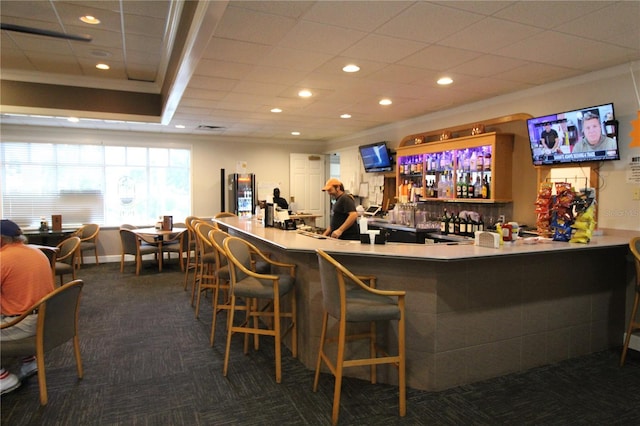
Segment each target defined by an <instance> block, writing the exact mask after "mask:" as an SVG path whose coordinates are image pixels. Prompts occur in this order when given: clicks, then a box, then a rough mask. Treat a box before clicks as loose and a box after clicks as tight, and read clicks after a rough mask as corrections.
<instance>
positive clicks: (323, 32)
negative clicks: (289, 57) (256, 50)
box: [278, 21, 367, 55]
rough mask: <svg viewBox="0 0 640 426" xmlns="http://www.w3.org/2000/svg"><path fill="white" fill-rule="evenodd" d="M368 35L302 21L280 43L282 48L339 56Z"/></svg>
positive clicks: (362, 32)
mask: <svg viewBox="0 0 640 426" xmlns="http://www.w3.org/2000/svg"><path fill="white" fill-rule="evenodd" d="M366 35H367V33H365V32H364V31H356V30H351V29H347V28H341V27H337V26H335V25H328V24H320V23H317V22H309V21H300V22H298V23H297V24H296V25H295V26H294V27H293V28H292V29H291V31H289V32H288V33H287V34H286V35H285V36H284V37H283V38H282V40H280V42H279V43H278V45H279V46H281V47H288V48H291V49H298V50H306V51H311V52H322V53H330V54H334V55H337V54H339V53H340V52H343V51H344V50H345V49H347V48H348V47H350V46H352V45H353V44H354V43H356V42H357V41H359V40H362V39H363V38H364V37H365V36H366Z"/></svg>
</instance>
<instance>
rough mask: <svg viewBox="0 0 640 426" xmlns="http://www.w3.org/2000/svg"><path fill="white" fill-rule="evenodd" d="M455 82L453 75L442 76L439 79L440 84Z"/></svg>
mask: <svg viewBox="0 0 640 426" xmlns="http://www.w3.org/2000/svg"><path fill="white" fill-rule="evenodd" d="M451 83H453V79H452V78H451V77H442V78H440V79H438V84H439V85H441V86H446V85H447V84H451Z"/></svg>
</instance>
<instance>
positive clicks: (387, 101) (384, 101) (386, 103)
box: [378, 98, 393, 106]
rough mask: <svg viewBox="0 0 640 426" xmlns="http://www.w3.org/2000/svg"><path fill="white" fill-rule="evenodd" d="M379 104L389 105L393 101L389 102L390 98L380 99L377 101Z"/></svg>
mask: <svg viewBox="0 0 640 426" xmlns="http://www.w3.org/2000/svg"><path fill="white" fill-rule="evenodd" d="M378 103H379V104H380V105H385V106H386V105H391V104H392V103H393V102H391V99H386V98H385V99H380V102H378Z"/></svg>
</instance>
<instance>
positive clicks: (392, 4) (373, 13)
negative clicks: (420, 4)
mask: <svg viewBox="0 0 640 426" xmlns="http://www.w3.org/2000/svg"><path fill="white" fill-rule="evenodd" d="M412 3H413V2H409V1H368V2H366V1H345V2H341V5H340V7H335V4H334V3H333V2H328V1H319V2H315V3H314V4H313V7H312V8H311V9H310V10H309V12H307V13H306V14H305V15H304V19H305V20H308V21H313V22H321V23H325V24H331V25H335V26H339V27H344V28H354V29H357V30H360V31H366V32H372V31H374V30H375V29H376V28H378V27H379V26H380V25H382V24H384V23H385V22H387V21H388V20H389V19H391V18H393V17H394V16H396V15H397V14H398V13H400V12H401V11H402V10H404V9H406V8H407V7H409V6H410V5H411V4H412Z"/></svg>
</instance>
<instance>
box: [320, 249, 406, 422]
mask: <svg viewBox="0 0 640 426" xmlns="http://www.w3.org/2000/svg"><path fill="white" fill-rule="evenodd" d="M316 252H317V254H318V262H319V268H320V282H321V284H322V306H323V309H324V313H323V315H322V332H321V335H320V348H319V350H318V360H317V363H316V374H315V379H314V380H313V391H314V392H316V391H317V390H318V380H319V378H320V367H321V366H322V362H324V363H325V364H326V366H327V367H328V368H329V370H330V371H331V373H332V374H333V375H334V377H335V385H334V391H333V412H332V415H331V422H332V424H334V425H335V424H337V423H338V416H339V414H340V390H341V387H342V371H343V369H344V368H348V367H357V366H365V365H369V366H371V367H370V368H371V373H370V374H371V383H375V382H376V366H377V365H378V364H391V365H393V366H395V367H396V368H397V369H398V388H399V399H400V401H399V414H400V416H401V417H403V416H404V415H405V414H406V411H407V410H406V378H405V340H404V336H405V310H404V298H405V294H406V293H405V292H404V291H390V290H376V289H375V288H373V287H375V277H374V276H372V275H368V276H356V275H354V274H353V273H351V272H350V271H349V270H348V269H347V268H345V267H344V266H343V265H342V264H340V263H339V262H337V261H336V260H335V259H333V258H332V257H331V256H329V255H328V254H327V253H325V252H324V251H322V250H320V249H317V250H316ZM363 280H367V281H369V285H367V284H366V283H365V282H364V281H363ZM396 298H397V299H396ZM329 317H332V318H334V319H335V320H337V321H338V337H337V338H329V337H327V324H328V322H329ZM376 321H398V342H397V344H398V355H389V354H388V353H386V352H385V351H384V350H383V349H382V348H380V347H379V346H378V345H377V344H376V327H375V323H376ZM347 323H369V332H366V333H365V332H363V333H357V334H353V333H347ZM358 339H367V340H369V347H370V356H369V358H358V359H350V360H346V359H344V358H345V343H346V342H347V341H354V340H358ZM331 342H337V345H338V352H337V355H336V360H335V362H333V361H332V360H330V359H329V357H328V356H327V353H326V352H325V344H326V343H331ZM378 354H380V355H382V356H377V355H378Z"/></svg>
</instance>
